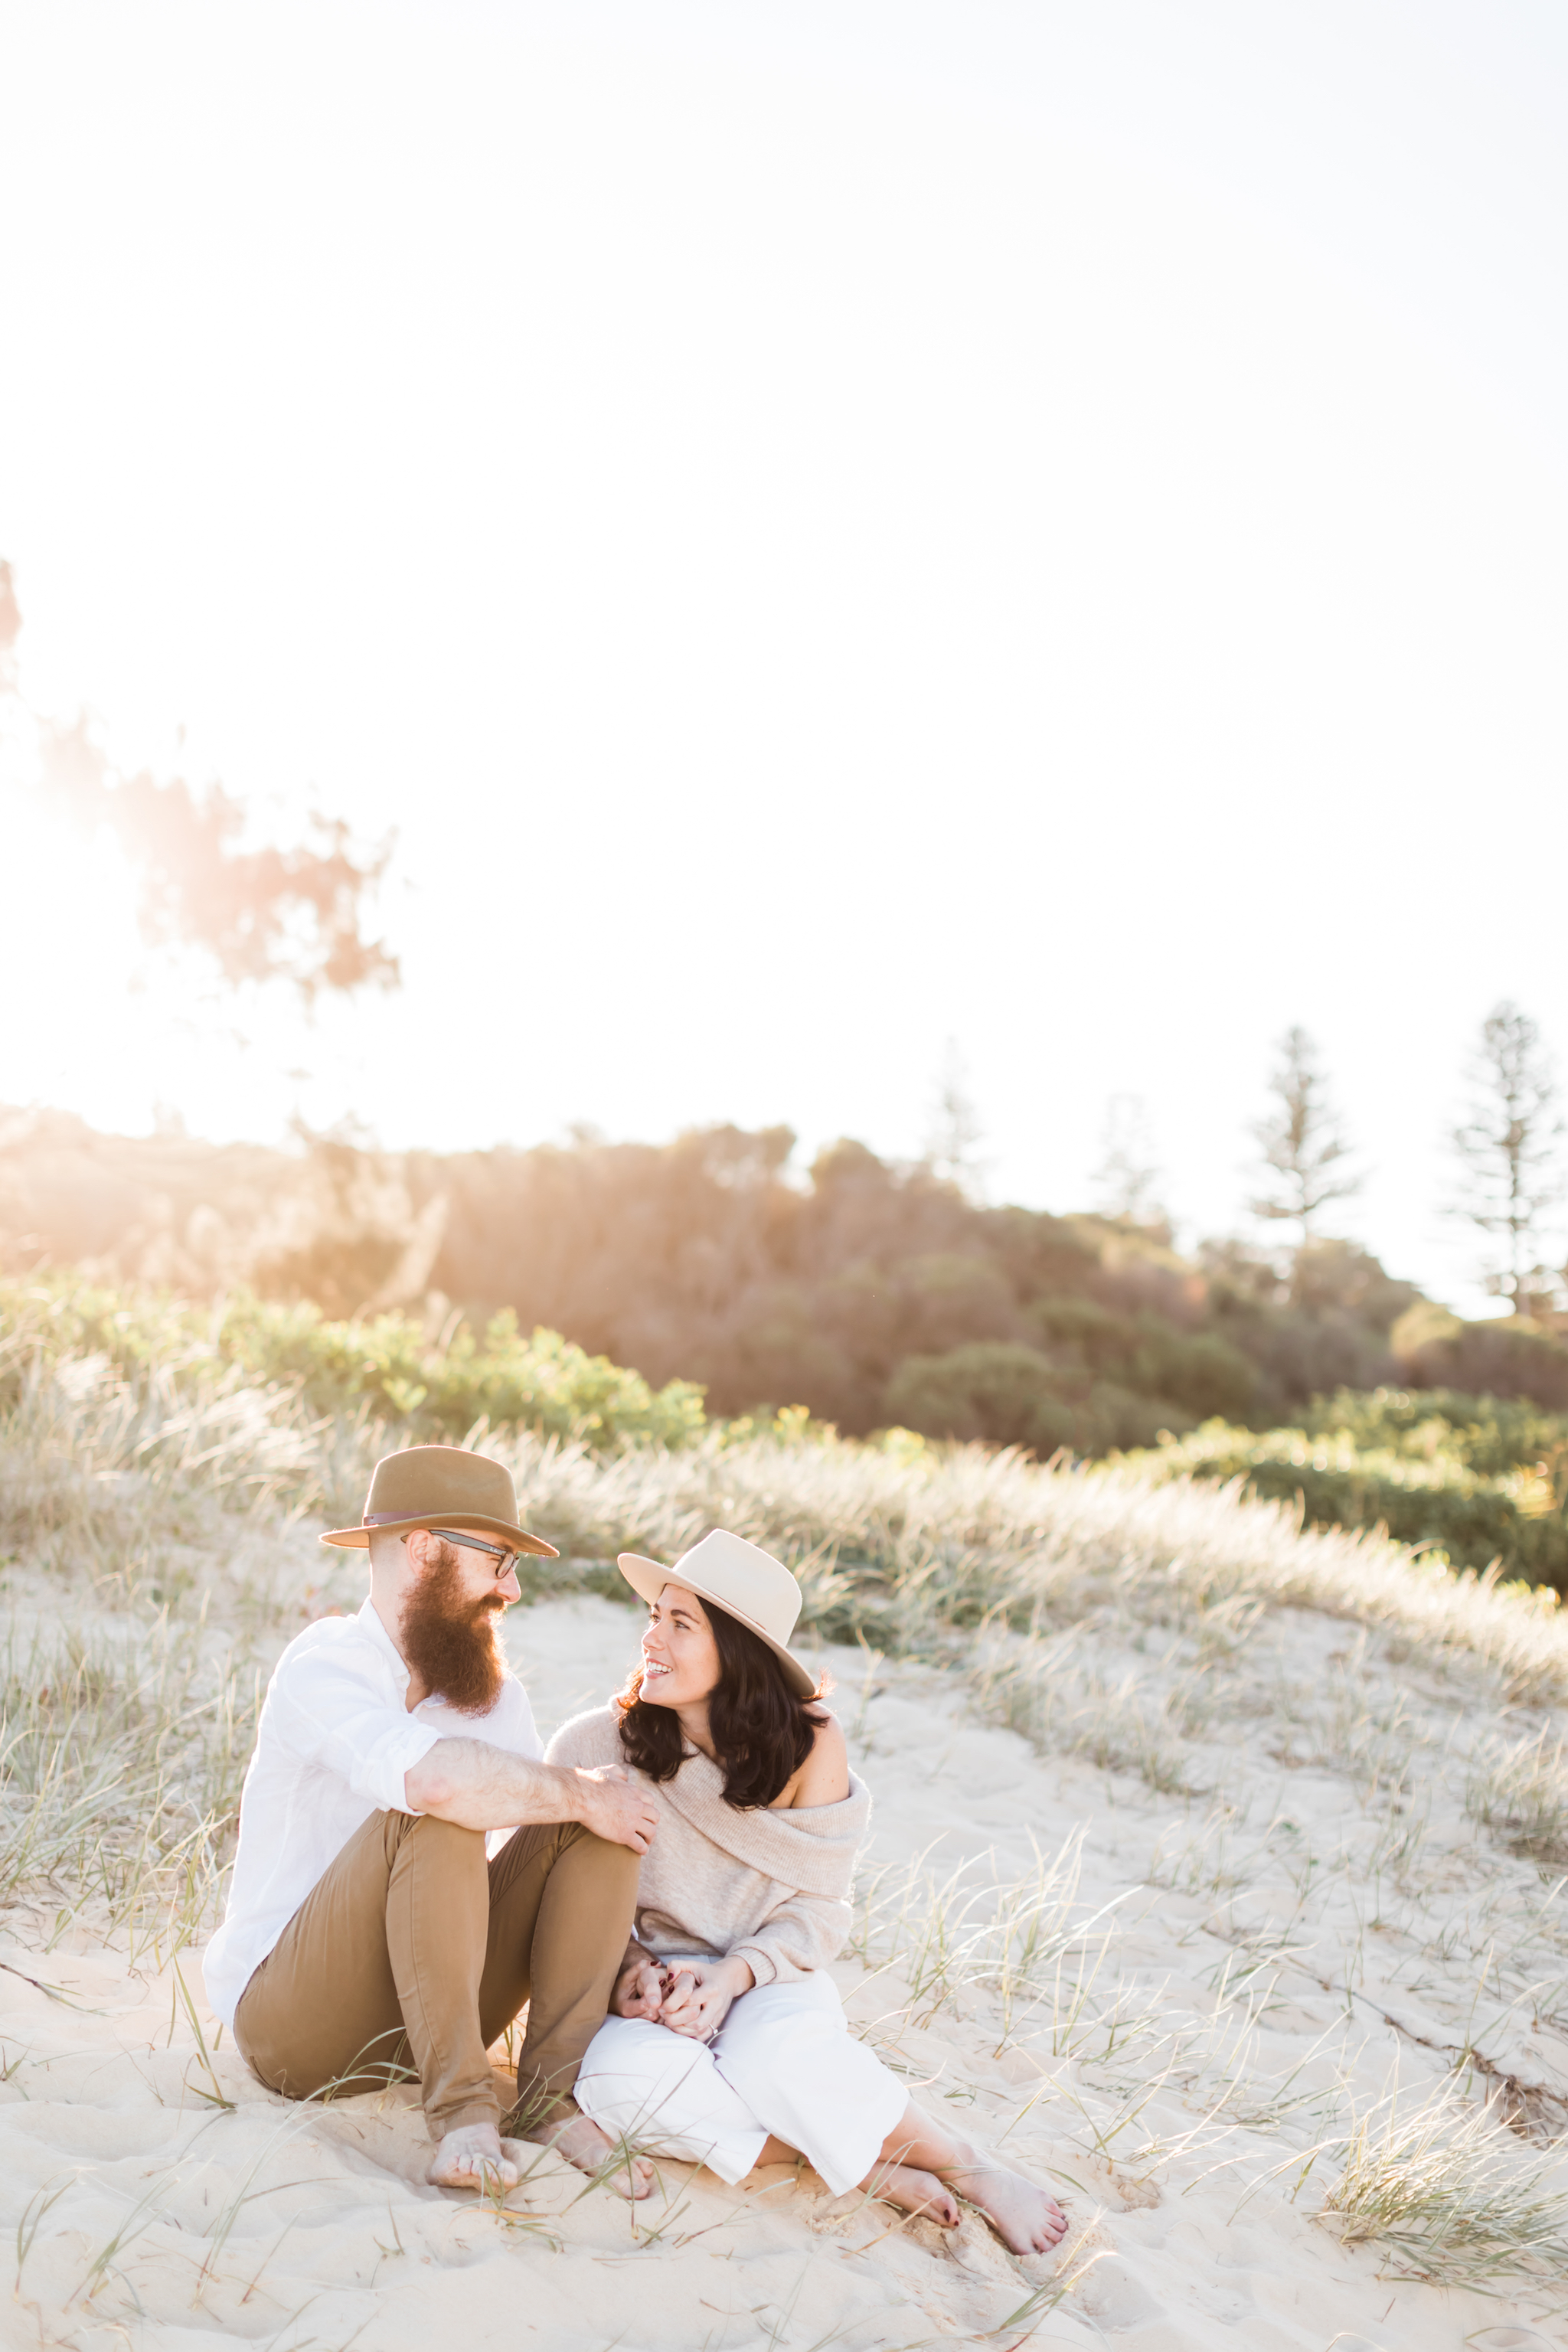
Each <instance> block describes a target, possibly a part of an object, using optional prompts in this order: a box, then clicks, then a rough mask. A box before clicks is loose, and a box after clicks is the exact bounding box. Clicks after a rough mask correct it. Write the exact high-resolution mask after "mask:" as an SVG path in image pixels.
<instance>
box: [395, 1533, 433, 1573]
mask: <svg viewBox="0 0 1568 2352" xmlns="http://www.w3.org/2000/svg"><path fill="white" fill-rule="evenodd" d="M435 1540H436V1538H435V1537H434V1536H433V1535H432V1534H431V1532H430V1530H429V1528H409V1530H408V1533H407V1534H406V1535H405V1537H404V1538H403V1545H404V1549H405V1551H406V1552H407V1554H408V1565H409V1566H410V1568H412V1569H413V1570H415V1571H416V1573H417V1574H418V1575H420V1576H423V1575H424V1573H425V1570H426V1567H427V1565H428V1564H429V1559H430V1547H431V1545H432V1544H433V1543H434V1542H435Z"/></svg>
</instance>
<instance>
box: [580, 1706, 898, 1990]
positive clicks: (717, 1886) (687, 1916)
mask: <svg viewBox="0 0 1568 2352" xmlns="http://www.w3.org/2000/svg"><path fill="white" fill-rule="evenodd" d="M619 1724H620V1717H619V1716H618V1715H617V1713H616V1709H615V1708H614V1707H613V1706H601V1707H595V1709H594V1710H593V1712H592V1713H591V1714H588V1715H578V1716H574V1717H573V1719H572V1721H571V1722H570V1723H563V1725H562V1727H561V1728H560V1730H559V1731H558V1732H557V1733H556V1735H555V1737H554V1738H553V1739H552V1741H551V1743H550V1746H549V1748H548V1750H547V1751H546V1760H547V1762H549V1763H552V1764H578V1765H584V1766H590V1765H599V1764H625V1763H626V1756H625V1753H624V1752H623V1750H622V1748H621V1742H620V1732H619ZM632 1778H633V1780H636V1781H637V1782H638V1783H639V1785H640V1786H641V1787H643V1788H644V1789H646V1790H647V1793H648V1795H649V1796H650V1797H651V1798H652V1799H653V1801H654V1803H655V1804H656V1805H657V1806H658V1816H659V1819H658V1835H657V1836H656V1837H655V1839H654V1841H653V1843H652V1845H651V1846H650V1847H649V1848H648V1851H647V1853H645V1854H644V1856H643V1859H642V1868H641V1871H640V1872H639V1873H638V1876H637V1941H638V1942H639V1943H641V1944H646V1945H647V1948H648V1949H649V1951H650V1952H656V1953H658V1954H661V1955H662V1954H664V1953H667V1952H681V1953H697V1952H710V1953H712V1954H713V1955H715V1957H719V1956H722V1955H725V1954H729V1955H731V1956H733V1957H735V1958H740V1959H743V1960H745V1961H746V1962H747V1963H748V1964H749V1965H750V1968H751V1970H752V1975H753V1976H754V1977H755V1979H756V1980H757V1982H758V1983H759V1984H760V1985H765V1984H773V1983H774V1982H775V1981H776V1982H778V1983H781V1984H788V1983H791V1982H793V1981H795V1979H799V1978H801V1977H804V1976H809V1975H810V1973H811V1971H812V1970H813V1969H820V1968H825V1967H826V1964H827V1962H828V1961H829V1960H831V1959H833V1958H835V1957H836V1955H837V1953H838V1952H839V1950H840V1949H841V1948H842V1947H843V1943H844V1938H845V1937H846V1936H847V1934H848V1932H849V1923H850V1916H851V1914H850V1909H849V1900H848V1897H849V1882H850V1878H851V1875H852V1874H853V1872H854V1868H855V1856H856V1853H857V1852H858V1849H859V1846H860V1843H861V1842H862V1840H863V1839H864V1837H865V1835H866V1831H867V1827H868V1823H869V1822H870V1819H871V1799H870V1794H869V1792H868V1790H867V1788H866V1786H865V1784H864V1782H863V1781H860V1780H857V1779H856V1777H855V1775H854V1773H853V1772H851V1774H850V1775H849V1794H848V1795H847V1797H845V1798H842V1799H841V1800H840V1801H839V1802H838V1803H837V1804H836V1805H798V1806H793V1807H774V1806H759V1807H757V1808H756V1809H754V1810H751V1811H738V1810H737V1809H736V1807H735V1806H733V1805H727V1804H726V1803H725V1802H724V1799H723V1797H722V1795H721V1790H722V1788H723V1785H724V1776H723V1774H722V1772H721V1770H720V1769H719V1767H718V1765H717V1764H715V1763H714V1762H713V1760H712V1759H711V1758H710V1757H707V1756H704V1755H702V1754H700V1752H699V1751H698V1750H697V1749H695V1748H694V1749H692V1750H691V1751H690V1752H689V1754H688V1756H687V1758H686V1760H685V1762H684V1763H683V1764H682V1765H681V1767H680V1769H679V1772H678V1773H677V1774H676V1776H675V1778H674V1780H658V1781H653V1780H648V1779H647V1776H646V1774H644V1773H641V1772H633V1774H632Z"/></svg>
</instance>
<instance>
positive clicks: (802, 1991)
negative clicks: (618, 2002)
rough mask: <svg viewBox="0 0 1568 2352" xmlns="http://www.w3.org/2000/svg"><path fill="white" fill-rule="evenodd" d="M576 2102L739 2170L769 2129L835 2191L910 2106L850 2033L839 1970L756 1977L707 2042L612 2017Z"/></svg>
mask: <svg viewBox="0 0 1568 2352" xmlns="http://www.w3.org/2000/svg"><path fill="white" fill-rule="evenodd" d="M577 2104H578V2105H579V2106H580V2107H581V2108H582V2110H583V2112H584V2115H586V2116H592V2117H593V2119H594V2121H595V2123H596V2124H597V2125H598V2126H599V2127H600V2129H601V2130H602V2131H606V2132H608V2133H609V2134H610V2136H611V2137H612V2138H615V2139H621V2138H625V2139H627V2140H630V2141H632V2142H634V2143H635V2144H636V2146H637V2147H640V2148H643V2149H646V2151H647V2153H648V2154H649V2155H650V2156H668V2157H675V2158H679V2159H681V2160H683V2161H684V2162H686V2163H688V2164H706V2165H709V2166H710V2167H711V2168H712V2169H713V2170H714V2171H715V2172H716V2173H717V2174H718V2175H719V2178H720V2179H721V2180H727V2181H730V2182H731V2184H733V2183H734V2182H735V2181H737V2180H743V2179H744V2178H745V2176H746V2174H747V2173H748V2172H750V2170H751V2168H752V2165H753V2164H755V2162H756V2160H757V2158H758V2157H759V2156H760V2155H761V2154H762V2149H763V2141H764V2140H765V2139H766V2138H767V2137H768V2134H769V2133H770V2132H773V2133H775V2134H776V2135H777V2137H779V2138H780V2139H782V2140H785V2141H787V2142H788V2144H789V2146H790V2147H798V2148H799V2150H800V2152H801V2154H802V2155H803V2156H804V2157H805V2158H807V2159H808V2161H809V2162H810V2163H811V2164H813V2165H814V2166H815V2167H816V2170H817V2171H818V2172H819V2173H820V2174H821V2175H822V2178H823V2179H824V2180H826V2183H827V2185H828V2187H829V2189H832V2190H833V2192H834V2194H835V2195H836V2196H842V2195H843V2193H844V2191H845V2190H846V2189H853V2188H854V2187H855V2186H856V2184H857V2182H858V2181H861V2180H864V2179H865V2178H866V2175H867V2174H868V2172H869V2171H870V2169H871V2168H872V2166H873V2165H874V2164H875V2163H876V2161H877V2158H878V2156H879V2153H880V2151H881V2147H882V2142H883V2141H884V2140H885V2139H886V2138H887V2137H888V2134H889V2132H890V2131H891V2130H892V2129H893V2127H894V2126H895V2125H896V2124H897V2123H898V2121H899V2119H900V2116H902V2114H903V2112H904V2109H905V2107H906V2106H907V2105H909V2100H908V2096H907V2095H906V2093H905V2091H904V2088H903V2085H902V2084H900V2081H899V2080H898V2078H897V2076H896V2075H893V2074H889V2071H888V2069H887V2067H886V2066H884V2065H883V2064H882V2063H881V2061H880V2059H879V2058H875V2057H873V2055H872V2054H871V2053H870V2051H869V2050H868V2049H867V2047H866V2045H865V2043H864V2042H857V2041H856V2040H855V2038H854V2036H853V2035H852V2034H851V2033H850V2032H849V2028H848V2024H847V2021H846V2019H845V2015H844V2006H843V2003H842V2002H841V2001H840V2000H839V1998H838V1991H837V1987H836V1985H835V1984H834V1982H833V1979H832V1978H831V1977H828V1976H825V1975H824V1974H823V1973H822V1971H821V1970H820V1969H818V1970H816V1972H814V1973H813V1974H812V1975H811V1976H808V1977H803V1978H802V1979H800V1980H799V1981H798V1982H797V1983H795V1984H771V1985H757V1986H754V1987H753V1988H752V1990H751V1991H750V1992H744V1993H742V1995H741V1997H740V1999H739V2000H737V2001H736V2002H735V2003H734V2004H733V2006H732V2007H731V2010H730V2012H729V2014H728V2016H727V2017H726V2018H725V2020H724V2022H723V2024H722V2026H721V2028H720V2030H719V2032H718V2033H717V2035H716V2036H715V2037H714V2039H713V2040H712V2041H711V2042H693V2041H692V2040H690V2038H689V2036H688V2035H686V2034H681V2033H672V2032H670V2030H669V2028H668V2025H654V2024H651V2023H650V2022H649V2021H648V2020H647V2018H644V2017H607V2018H606V2019H605V2022H604V2024H603V2025H602V2026H601V2027H600V2028H599V2031H598V2032H597V2033H595V2036H594V2039H593V2040H592V2042H589V2044H588V2049H587V2053H586V2055H585V2056H584V2060H583V2065H582V2070H581V2072H580V2073H579V2074H578V2076H577Z"/></svg>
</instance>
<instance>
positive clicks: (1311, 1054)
mask: <svg viewBox="0 0 1568 2352" xmlns="http://www.w3.org/2000/svg"><path fill="white" fill-rule="evenodd" d="M1268 1084H1269V1089H1270V1091H1271V1093H1272V1094H1273V1095H1274V1097H1275V1100H1276V1104H1277V1106H1278V1107H1277V1108H1276V1109H1274V1110H1273V1111H1271V1112H1270V1113H1269V1115H1268V1118H1260V1119H1258V1122H1257V1123H1256V1125H1255V1126H1254V1128H1253V1129H1252V1132H1253V1134H1254V1135H1255V1136H1256V1138H1257V1139H1258V1142H1259V1143H1260V1144H1261V1145H1262V1146H1263V1173H1264V1180H1265V1181H1266V1183H1268V1186H1269V1187H1270V1189H1269V1190H1268V1192H1262V1193H1259V1194H1258V1195H1257V1196H1255V1198H1254V1199H1253V1200H1252V1201H1250V1202H1248V1204H1247V1205H1248V1206H1249V1208H1250V1209H1251V1211H1252V1213H1253V1215H1254V1216H1255V1217H1263V1218H1266V1219H1267V1220H1268V1221H1269V1222H1270V1223H1291V1224H1297V1225H1300V1228H1301V1247H1302V1248H1303V1249H1304V1248H1305V1247H1306V1246H1307V1244H1308V1243H1309V1242H1310V1241H1311V1240H1312V1238H1313V1230H1312V1229H1313V1223H1314V1220H1315V1219H1316V1218H1317V1216H1318V1214H1319V1212H1320V1211H1321V1210H1323V1209H1326V1208H1327V1207H1328V1206H1329V1204H1330V1202H1333V1201H1345V1200H1349V1198H1350V1197H1351V1195H1352V1193H1353V1192H1359V1191H1360V1190H1361V1185H1362V1179H1361V1177H1360V1176H1359V1175H1357V1174H1356V1173H1355V1172H1354V1171H1352V1169H1350V1168H1349V1167H1347V1165H1346V1164H1345V1163H1346V1162H1347V1161H1348V1160H1349V1159H1350V1157H1351V1150H1352V1147H1351V1145H1350V1143H1349V1141H1348V1139H1346V1137H1345V1134H1344V1131H1343V1129H1342V1124H1341V1121H1340V1118H1339V1114H1338V1113H1337V1112H1336V1111H1335V1109H1334V1108H1333V1106H1332V1104H1331V1101H1330V1099H1329V1090H1328V1080H1327V1078H1326V1077H1325V1076H1324V1074H1323V1070H1322V1066H1321V1063H1320V1061H1319V1059H1318V1049H1317V1047H1316V1045H1314V1044H1313V1043H1312V1040H1311V1038H1310V1037H1309V1035H1308V1034H1307V1032H1306V1031H1305V1030H1304V1029H1301V1028H1290V1029H1287V1030H1286V1032H1285V1034H1284V1035H1283V1037H1281V1039H1280V1040H1279V1061H1278V1063H1277V1064H1276V1065H1275V1067H1274V1070H1273V1072H1272V1074H1271V1076H1270V1077H1269V1081H1268Z"/></svg>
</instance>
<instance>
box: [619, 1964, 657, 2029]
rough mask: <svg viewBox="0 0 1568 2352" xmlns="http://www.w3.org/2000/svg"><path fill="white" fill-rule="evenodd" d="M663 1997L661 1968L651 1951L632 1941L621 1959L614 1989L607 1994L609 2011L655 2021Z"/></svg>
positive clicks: (620, 2015) (655, 2022)
mask: <svg viewBox="0 0 1568 2352" xmlns="http://www.w3.org/2000/svg"><path fill="white" fill-rule="evenodd" d="M663 1998H664V1971H663V1969H661V1968H660V1967H659V1964H658V1961H657V1960H656V1959H655V1958H654V1957H653V1954H652V1953H651V1952H645V1951H644V1949H643V1948H642V1946H641V1945H640V1944H633V1945H632V1946H631V1948H630V1949H629V1950H628V1951H627V1953H626V1958H625V1959H624V1960H623V1961H622V1963H621V1972H620V1975H619V1976H618V1977H617V1978H616V1989H615V1990H614V1992H613V1993H612V1994H611V1995H610V2015H611V2016H612V2017H646V2018H647V2020H648V2021H649V2022H650V2023H651V2024H654V2025H657V2024H658V2005H659V2002H660V2001H661V2000H663Z"/></svg>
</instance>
